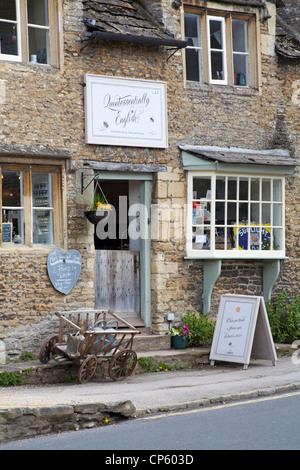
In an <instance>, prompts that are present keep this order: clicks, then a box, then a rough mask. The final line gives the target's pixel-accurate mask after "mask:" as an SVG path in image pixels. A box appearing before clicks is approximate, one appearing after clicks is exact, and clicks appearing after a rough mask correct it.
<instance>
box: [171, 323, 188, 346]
mask: <svg viewBox="0 0 300 470" xmlns="http://www.w3.org/2000/svg"><path fill="white" fill-rule="evenodd" d="M169 334H170V335H171V346H172V348H174V349H184V348H185V347H186V345H187V342H188V335H189V328H188V326H187V325H180V326H179V327H177V328H170V330H169Z"/></svg>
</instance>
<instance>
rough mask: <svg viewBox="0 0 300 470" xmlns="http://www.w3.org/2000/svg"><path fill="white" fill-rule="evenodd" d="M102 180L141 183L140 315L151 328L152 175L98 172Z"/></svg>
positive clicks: (146, 173)
mask: <svg viewBox="0 0 300 470" xmlns="http://www.w3.org/2000/svg"><path fill="white" fill-rule="evenodd" d="M97 178H98V179H100V180H131V181H132V180H134V181H139V182H140V204H141V214H140V233H141V240H140V299H141V304H140V313H141V319H142V320H143V321H144V323H145V325H146V326H147V327H150V326H151V273H150V203H151V181H152V173H148V172H145V173H143V172H132V173H129V172H122V171H103V172H102V171H100V172H97Z"/></svg>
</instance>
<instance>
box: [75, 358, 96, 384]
mask: <svg viewBox="0 0 300 470" xmlns="http://www.w3.org/2000/svg"><path fill="white" fill-rule="evenodd" d="M96 369H97V357H96V356H94V355H91V356H88V357H87V358H86V359H85V360H84V361H83V363H82V364H81V366H80V369H79V374H78V377H79V382H80V383H82V384H85V383H87V382H88V381H89V380H90V379H91V378H92V377H93V375H94V373H95V372H96Z"/></svg>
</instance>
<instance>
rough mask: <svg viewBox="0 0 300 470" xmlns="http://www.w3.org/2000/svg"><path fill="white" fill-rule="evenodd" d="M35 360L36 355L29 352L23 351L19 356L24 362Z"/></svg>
mask: <svg viewBox="0 0 300 470" xmlns="http://www.w3.org/2000/svg"><path fill="white" fill-rule="evenodd" d="M36 359H37V357H36V355H35V354H33V353H32V352H31V351H25V352H23V353H22V354H21V360H22V361H24V362H29V361H35V360H36Z"/></svg>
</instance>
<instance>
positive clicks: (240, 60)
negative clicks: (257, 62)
mask: <svg viewBox="0 0 300 470" xmlns="http://www.w3.org/2000/svg"><path fill="white" fill-rule="evenodd" d="M248 69H249V67H248V55H244V54H243V55H240V54H233V71H234V84H235V85H238V86H248V85H249V78H248V77H249V71H248Z"/></svg>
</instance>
